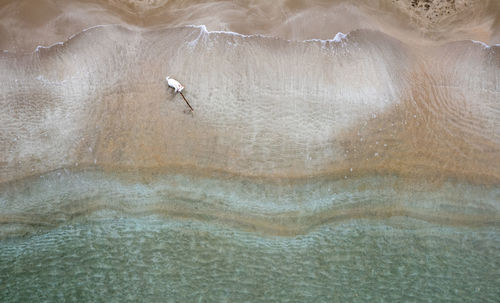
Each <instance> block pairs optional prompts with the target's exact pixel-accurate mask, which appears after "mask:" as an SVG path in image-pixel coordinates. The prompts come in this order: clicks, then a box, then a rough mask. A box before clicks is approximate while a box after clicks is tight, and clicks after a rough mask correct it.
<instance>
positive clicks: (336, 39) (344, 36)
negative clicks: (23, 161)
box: [3, 24, 500, 53]
mask: <svg viewBox="0 0 500 303" xmlns="http://www.w3.org/2000/svg"><path fill="white" fill-rule="evenodd" d="M116 25H119V26H120V25H121V24H98V25H94V26H91V27H88V28H85V29H83V30H81V31H80V32H78V33H76V34H73V35H71V36H69V37H68V39H66V40H65V41H59V42H55V43H53V44H51V45H48V46H45V45H38V46H37V47H36V48H35V50H34V51H33V53H36V52H38V51H39V50H40V49H49V48H51V47H53V46H56V45H64V44H65V43H66V42H68V41H69V40H71V39H73V38H74V37H76V36H78V35H79V34H81V33H83V32H86V31H88V30H91V29H95V28H99V27H107V26H116ZM182 27H191V28H199V29H200V35H199V36H198V37H197V38H196V39H195V40H193V41H191V42H189V43H190V44H193V43H194V44H196V43H197V42H198V40H199V38H200V37H201V36H202V34H208V35H209V34H223V35H232V36H236V37H240V38H253V37H260V38H267V39H281V40H283V41H287V42H305V43H308V42H320V43H321V44H322V45H326V43H332V42H333V43H339V42H343V41H344V40H346V39H347V38H348V36H349V35H350V33H351V32H349V33H347V34H344V33H342V32H338V33H337V34H336V35H335V37H334V38H332V39H307V40H302V41H299V40H290V39H282V38H279V37H273V36H267V35H263V34H250V35H245V34H240V33H237V32H233V31H209V30H208V29H207V27H206V25H204V24H201V25H185V26H182ZM178 28H180V27H178ZM468 41H471V42H472V43H475V44H479V45H481V46H482V47H483V48H485V49H489V48H491V47H492V46H494V47H500V44H491V45H489V44H487V43H485V42H482V41H478V40H468ZM3 53H10V51H8V50H3ZM14 53H15V52H14Z"/></svg>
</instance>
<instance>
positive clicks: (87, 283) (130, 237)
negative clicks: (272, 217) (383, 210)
mask: <svg viewBox="0 0 500 303" xmlns="http://www.w3.org/2000/svg"><path fill="white" fill-rule="evenodd" d="M499 256H500V229H499V228H497V227H487V228H486V227H484V228H461V227H442V226H438V225H432V224H429V223H426V222H422V221H418V220H413V219H409V218H393V219H388V220H348V221H345V222H343V223H338V224H327V225H325V226H322V227H319V228H317V229H315V230H313V231H311V232H310V233H307V234H305V235H298V236H295V237H278V236H263V235H258V234H255V233H250V232H244V231H239V230H237V229H233V228H229V227H226V226H222V225H218V224H212V223H204V222H198V221H193V220H174V219H165V218H160V217H157V216H147V217H143V218H114V219H91V220H90V219H89V220H81V221H80V222H75V223H71V224H66V225H63V226H61V227H59V228H56V229H53V230H51V231H49V232H46V233H42V234H36V235H32V236H26V237H20V238H11V239H7V240H2V242H1V245H0V301H2V302H138V301H148V302H278V301H279V302H332V301H339V302H367V301H376V302H403V301H406V302H431V301H432V302H442V301H449V302H498V299H499V298H500V287H498V286H499V285H500V258H499Z"/></svg>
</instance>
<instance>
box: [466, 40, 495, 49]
mask: <svg viewBox="0 0 500 303" xmlns="http://www.w3.org/2000/svg"><path fill="white" fill-rule="evenodd" d="M470 41H472V43H476V44H480V45H481V46H482V47H483V48H485V49H488V48H491V47H492V46H495V47H498V46H500V44H491V45H490V44H487V43H484V42H483V41H478V40H470Z"/></svg>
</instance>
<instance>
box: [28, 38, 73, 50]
mask: <svg viewBox="0 0 500 303" xmlns="http://www.w3.org/2000/svg"><path fill="white" fill-rule="evenodd" d="M66 41H68V40H66ZM56 45H64V41H61V42H56V43H54V44H51V45H49V46H44V45H38V46H37V47H36V48H35V51H34V52H35V53H36V52H38V51H39V50H40V49H42V48H44V49H48V48H52V47H54V46H56Z"/></svg>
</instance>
